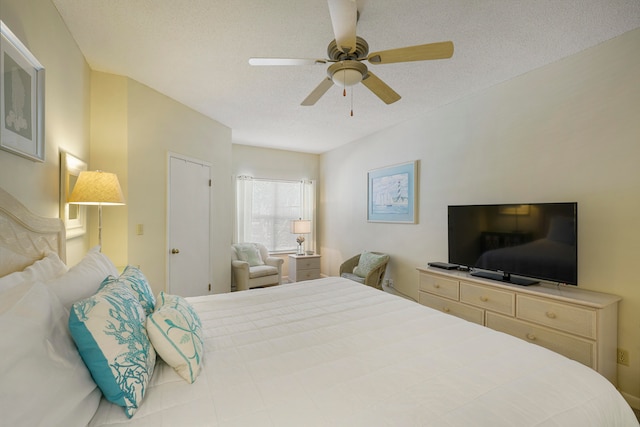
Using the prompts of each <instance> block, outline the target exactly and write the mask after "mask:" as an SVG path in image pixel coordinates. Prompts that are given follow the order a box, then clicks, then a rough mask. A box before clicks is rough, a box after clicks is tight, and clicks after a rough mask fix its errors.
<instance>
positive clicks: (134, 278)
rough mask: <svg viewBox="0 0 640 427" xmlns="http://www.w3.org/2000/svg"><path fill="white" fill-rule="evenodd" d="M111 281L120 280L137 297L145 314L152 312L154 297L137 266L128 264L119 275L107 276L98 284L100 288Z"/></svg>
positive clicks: (154, 302) (154, 303)
mask: <svg viewBox="0 0 640 427" xmlns="http://www.w3.org/2000/svg"><path fill="white" fill-rule="evenodd" d="M112 282H120V283H122V284H124V285H126V286H127V287H128V288H129V289H130V290H131V292H133V294H134V295H135V296H136V297H137V298H138V301H140V304H141V305H142V308H144V311H145V314H146V315H147V316H148V315H150V314H151V313H152V312H153V309H154V307H155V305H156V298H155V297H154V296H153V292H152V291H151V286H150V285H149V281H148V280H147V278H146V276H145V275H144V274H143V273H142V271H141V270H140V269H139V268H137V267H134V266H132V265H128V266H127V267H126V268H125V269H124V271H123V272H122V274H121V275H120V277H114V276H109V277H107V278H106V279H105V280H104V281H103V282H102V284H101V285H100V289H102V287H104V286H106V285H107V284H109V283H112Z"/></svg>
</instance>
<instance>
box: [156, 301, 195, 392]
mask: <svg viewBox="0 0 640 427" xmlns="http://www.w3.org/2000/svg"><path fill="white" fill-rule="evenodd" d="M157 300H158V303H157V304H156V309H155V311H154V312H153V313H151V315H149V317H148V318H147V333H148V334H149V339H150V340H151V344H153V347H154V348H155V350H156V352H157V353H158V355H159V356H160V357H161V358H162V360H164V361H165V362H166V363H167V365H169V366H171V367H172V368H173V369H175V371H176V372H177V373H178V374H179V375H180V376H181V377H182V378H184V379H185V380H186V381H187V382H188V383H190V384H191V383H193V382H194V381H195V380H196V378H197V377H198V374H200V366H201V363H202V355H203V354H204V352H203V348H204V341H203V337H202V323H201V322H200V317H198V314H197V313H196V312H195V310H194V309H193V307H192V306H191V304H189V303H188V302H187V301H186V300H185V299H184V298H182V297H181V296H178V295H168V294H165V293H164V292H160V294H159V295H158V298H157Z"/></svg>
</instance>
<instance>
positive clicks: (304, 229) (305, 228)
mask: <svg viewBox="0 0 640 427" xmlns="http://www.w3.org/2000/svg"><path fill="white" fill-rule="evenodd" d="M291 232H292V233H293V234H309V233H311V221H309V220H308V219H296V220H293V221H291Z"/></svg>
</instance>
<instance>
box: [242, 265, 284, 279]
mask: <svg viewBox="0 0 640 427" xmlns="http://www.w3.org/2000/svg"><path fill="white" fill-rule="evenodd" d="M273 274H278V269H277V268H276V267H274V266H272V265H258V266H255V267H250V268H249V278H250V279H255V278H256V277H264V276H271V275H273Z"/></svg>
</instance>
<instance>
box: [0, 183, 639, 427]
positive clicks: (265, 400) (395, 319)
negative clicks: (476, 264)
mask: <svg viewBox="0 0 640 427" xmlns="http://www.w3.org/2000/svg"><path fill="white" fill-rule="evenodd" d="M0 248H1V249H0V255H2V258H1V264H2V267H3V268H4V271H3V274H4V276H3V277H0V327H2V328H3V333H5V331H7V330H8V331H10V333H9V338H7V335H6V334H5V337H4V338H5V339H3V340H2V341H4V342H3V343H2V344H0V352H2V353H3V358H2V362H0V364H1V365H0V375H1V381H0V425H11V426H20V425H25V426H26V425H28V426H36V425H42V426H50V425H64V426H74V425H90V426H165V427H166V426H303V425H304V426H465V427H467V426H491V427H496V426H509V427H512V426H516V425H517V426H581V427H584V426H598V427H604V426H637V425H638V422H637V421H636V419H635V417H634V414H633V412H632V410H631V408H630V407H629V406H628V404H627V403H626V402H625V400H624V399H623V398H622V396H621V395H620V393H618V391H617V390H616V389H615V388H614V387H613V386H612V385H611V384H610V383H609V382H608V381H607V380H606V379H605V378H604V377H602V376H600V375H599V374H598V373H596V372H595V371H593V370H591V369H589V368H587V367H585V366H583V365H581V364H579V363H577V362H574V361H572V360H569V359H567V358H565V357H563V356H561V355H558V354H555V353H553V352H551V351H548V350H546V349H543V348H541V347H538V346H535V345H532V344H529V343H526V342H524V341H522V340H519V339H516V338H513V337H511V336H508V335H505V334H502V333H499V332H496V331H493V330H491V329H488V328H484V327H481V326H478V325H475V324H472V323H468V322H466V321H464V320H461V319H459V318H456V317H453V316H450V315H447V314H444V313H441V312H438V311H435V310H432V309H430V308H427V307H424V306H422V305H419V304H417V303H415V302H412V301H409V300H406V299H403V298H400V297H397V296H394V295H390V294H387V293H385V292H383V291H379V290H377V289H373V288H370V287H367V286H364V285H361V284H359V283H356V282H352V281H349V280H346V279H342V278H338V277H328V278H323V279H319V280H312V281H306V282H299V283H291V284H285V285H281V286H276V287H271V288H265V289H253V290H248V291H240V292H235V293H229V294H222V295H212V296H202V297H190V298H186V299H185V300H186V301H187V302H188V304H189V307H190V309H192V310H193V311H194V312H195V313H197V315H198V317H199V320H200V322H201V331H200V333H201V335H202V340H203V356H202V358H201V360H200V372H199V375H197V376H196V377H195V378H194V381H193V383H189V382H188V381H185V378H184V376H183V375H182V374H180V373H179V372H178V371H177V370H176V369H174V368H172V367H171V366H169V364H167V363H166V362H165V361H164V360H163V359H162V358H161V357H157V358H156V359H155V362H154V368H153V372H152V375H150V378H149V381H148V384H147V386H146V388H145V392H144V396H143V399H142V400H141V402H140V404H139V406H138V407H137V409H136V411H135V413H134V414H133V415H132V416H131V417H128V416H127V414H126V413H125V411H124V410H123V408H122V407H121V406H118V405H115V404H114V403H111V402H109V401H108V400H106V399H105V397H104V396H103V394H102V393H101V391H100V389H99V388H98V387H97V386H96V384H95V382H94V381H93V378H92V376H91V375H90V374H89V372H88V370H87V368H86V366H85V364H84V363H83V361H82V359H81V358H80V356H79V355H78V352H77V350H76V349H75V347H74V340H73V339H72V338H71V337H70V336H69V330H68V328H66V325H67V323H69V324H71V323H70V321H69V319H70V314H69V313H70V311H69V309H68V308H67V306H68V305H69V304H72V309H71V311H72V313H73V310H74V308H75V307H76V306H77V301H76V302H73V299H75V298H78V295H77V292H84V293H89V290H88V289H87V287H88V286H84V287H78V286H77V285H78V284H79V283H84V284H86V283H89V279H87V276H89V275H91V274H93V275H94V276H95V277H98V276H100V275H102V274H107V273H110V274H111V273H113V272H112V271H111V270H112V268H113V267H112V265H109V262H108V260H105V258H106V257H104V256H103V255H100V254H99V253H97V252H96V251H95V250H92V251H90V253H88V254H87V256H86V257H85V259H83V260H82V261H81V262H80V263H79V264H78V265H77V266H74V267H72V268H67V267H66V266H62V265H63V263H61V261H62V260H63V259H64V228H63V227H62V224H61V222H60V221H59V220H55V219H51V220H47V219H42V218H37V217H35V216H33V215H32V214H30V213H29V212H28V211H27V210H26V209H24V207H23V206H22V205H20V204H19V203H18V202H17V201H16V200H15V199H14V198H13V197H11V196H10V195H9V194H8V193H6V192H4V191H3V190H1V189H0ZM56 258H57V259H56ZM86 259H93V261H94V264H93V267H94V269H93V270H91V271H89V270H90V269H85V271H84V272H83V271H81V270H82V268H81V266H84V267H86V265H88V262H87V261H86ZM51 260H53V261H51ZM58 260H60V262H58ZM49 261H51V262H49ZM54 261H55V262H54ZM45 263H48V264H47V265H48V267H46V268H45V267H43V266H42V264H45ZM8 270H12V272H8ZM81 273H82V280H78V277H80V276H81ZM114 274H117V273H114ZM12 275H13V276H12ZM46 275H49V276H54V278H53V279H51V278H49V279H46V278H43V277H44V276H46ZM74 275H75V276H74ZM17 276H20V277H22V281H21V282H20V280H18V279H15V277H17ZM7 277H10V278H11V277H14V279H13V282H12V283H11V281H10V280H8V279H7ZM95 277H94V279H92V280H95ZM7 283H9V284H7ZM52 289H53V290H52ZM72 290H73V292H72ZM98 292H100V291H98ZM16 294H18V297H16ZM82 297H84V296H82ZM160 297H161V296H158V297H157V300H158V301H159V300H160ZM88 298H92V297H91V296H90V297H88ZM163 298H164V297H163ZM42 313H45V315H43V314H42ZM71 317H73V314H72V315H71ZM37 318H40V319H39V320H36V319H37ZM148 322H149V320H147V323H148ZM30 337H36V338H33V339H31V338H30ZM29 346H31V347H30V348H27V349H26V350H25V348H26V347H29ZM27 355H29V356H27Z"/></svg>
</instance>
